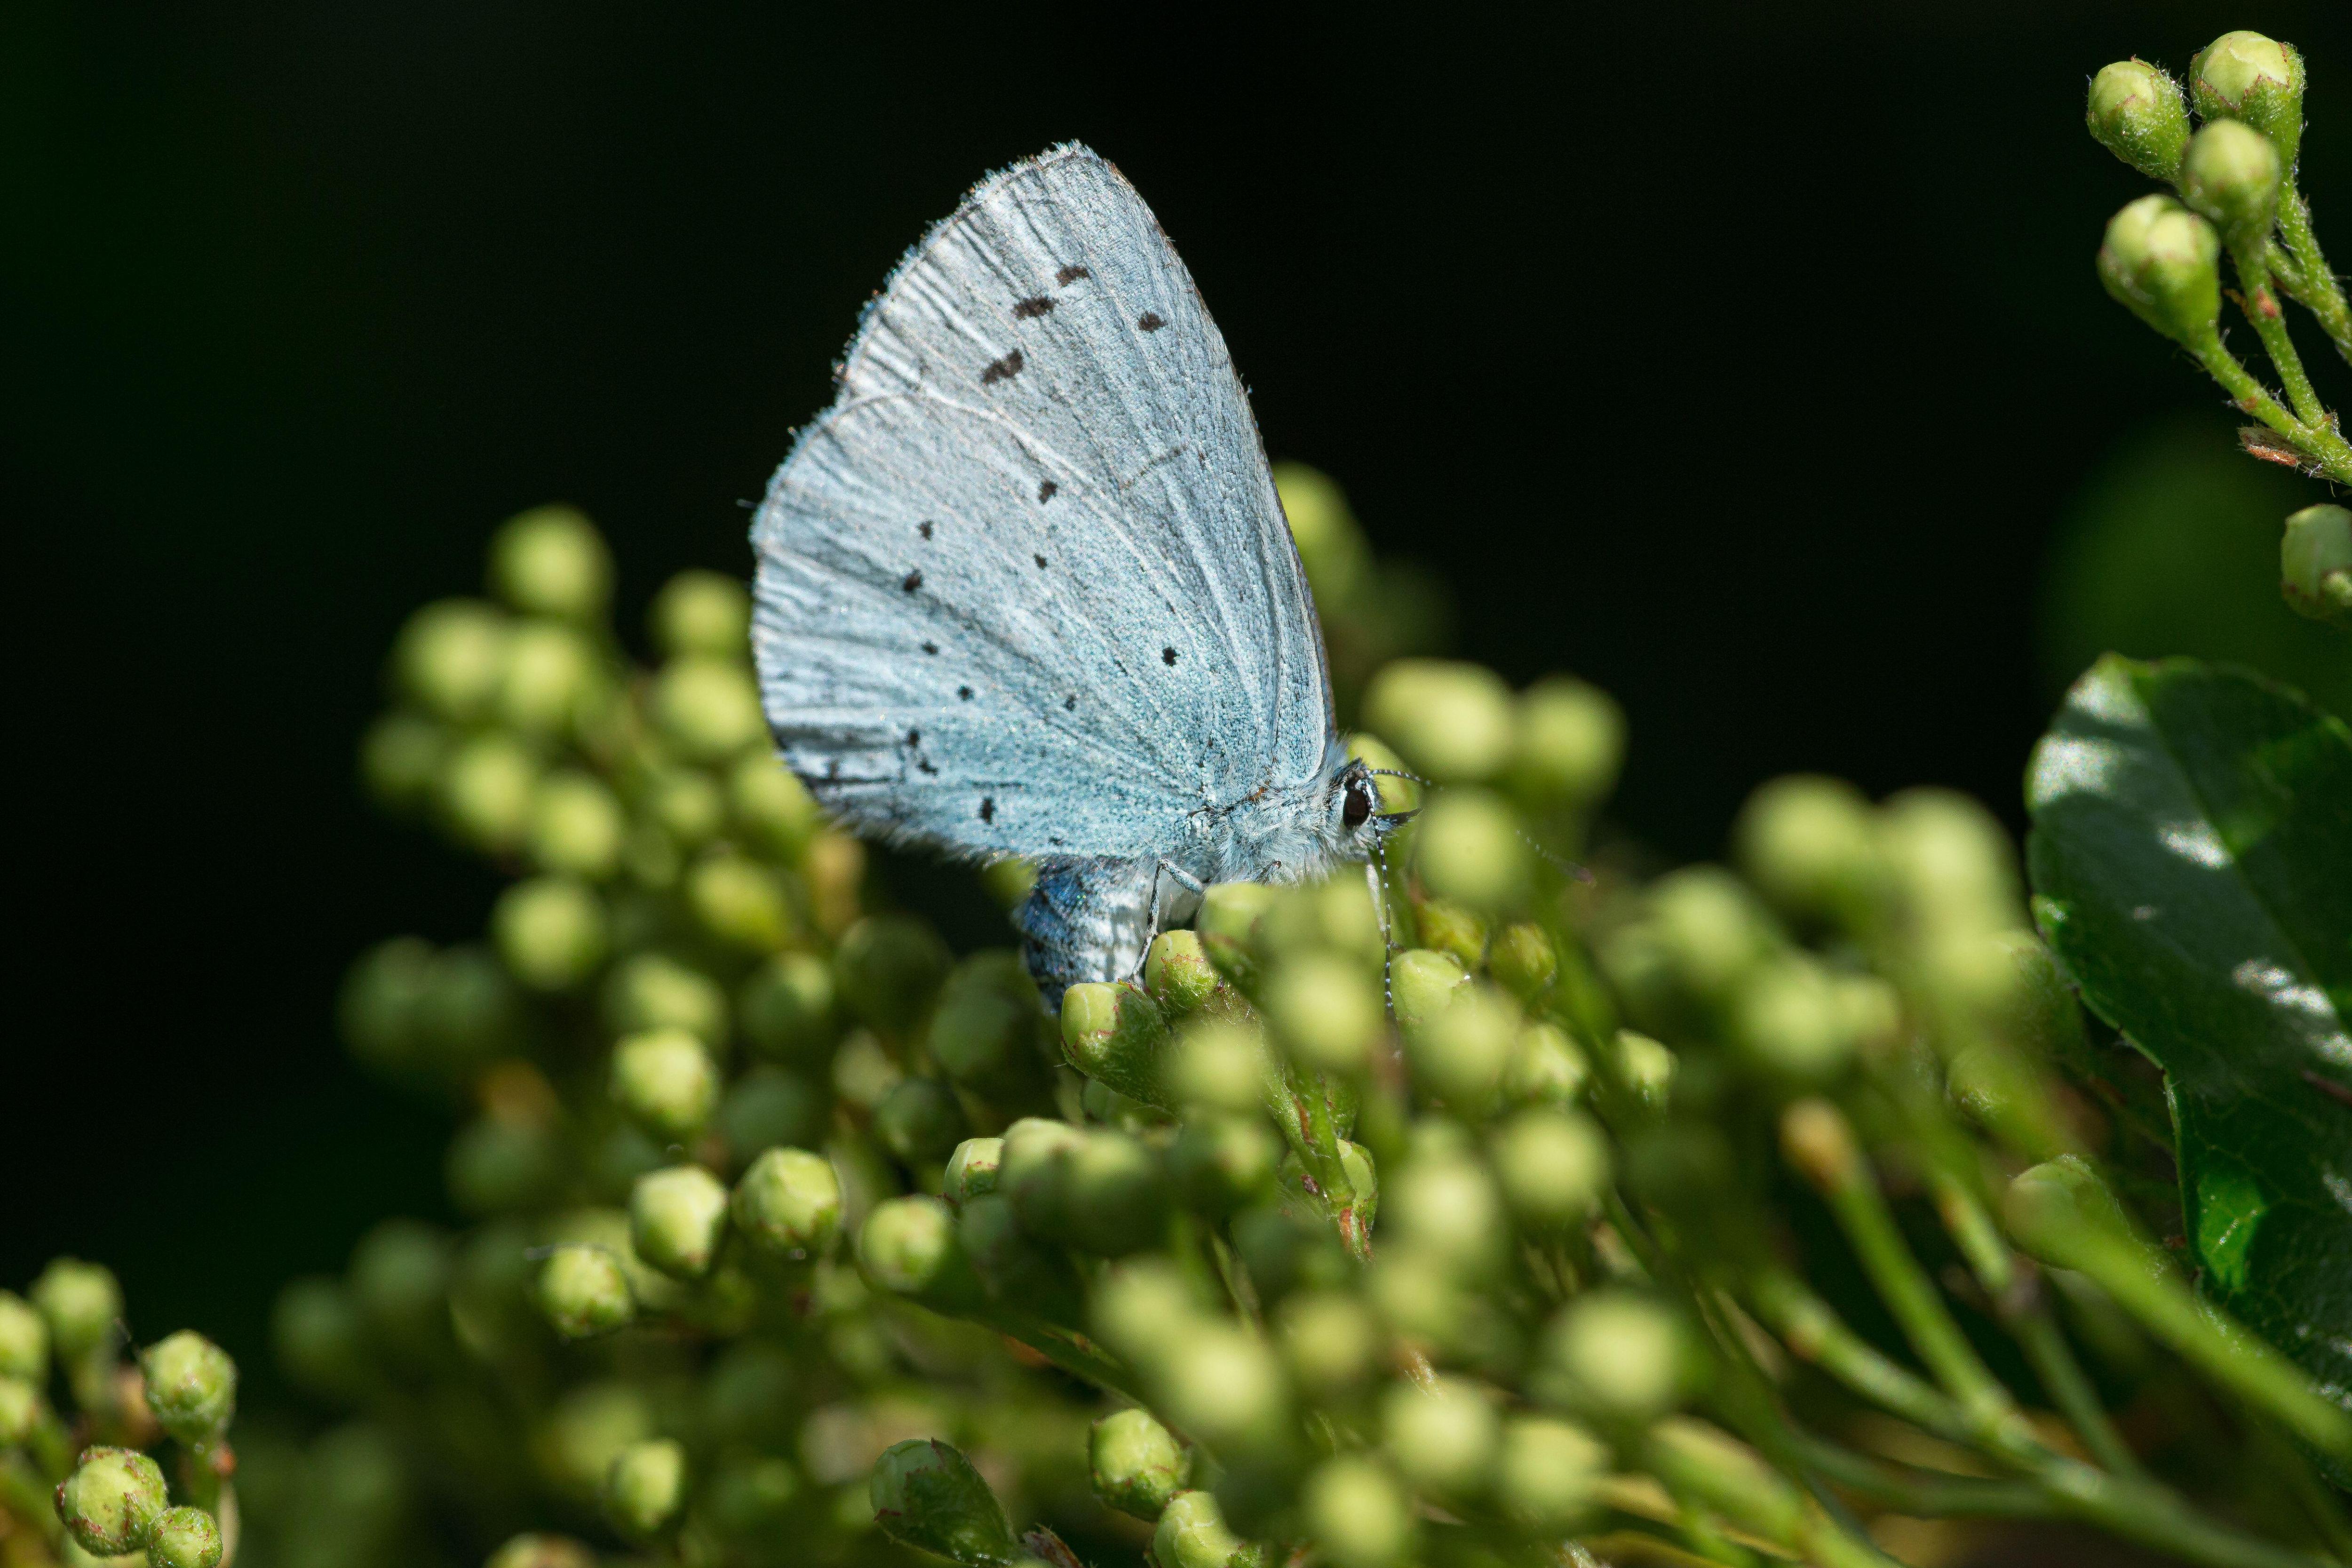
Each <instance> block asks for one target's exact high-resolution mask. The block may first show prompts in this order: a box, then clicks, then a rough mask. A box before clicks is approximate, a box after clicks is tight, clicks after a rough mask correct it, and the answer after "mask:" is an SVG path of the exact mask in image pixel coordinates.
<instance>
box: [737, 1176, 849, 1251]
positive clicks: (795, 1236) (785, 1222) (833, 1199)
mask: <svg viewBox="0 0 2352 1568" xmlns="http://www.w3.org/2000/svg"><path fill="white" fill-rule="evenodd" d="M732 1212H733V1217H734V1221H735V1228H736V1231H737V1232H738V1233H739V1234H740V1235H741V1236H742V1237H743V1239H744V1240H745V1241H747V1242H749V1243H750V1244H751V1245H752V1246H753V1247H759V1248H761V1249H762V1250H764V1251H767V1252H771V1253H777V1254H781V1255H782V1256H783V1257H786V1258H803V1257H809V1256H813V1255H814V1254H817V1253H821V1252H823V1251H824V1250H825V1249H826V1248H827V1247H831V1246H832V1245H833V1238H834V1237H835V1234H836V1233H838V1232H839V1230H840V1229H841V1178H840V1177H839V1176H837V1175H836V1174H835V1173H834V1169H833V1163H832V1162H831V1161H829V1160H827V1159H825V1158H824V1155H822V1154H813V1153H811V1152H809V1151H807V1150H806V1149H771V1150H769V1151H768V1152H766V1153H764V1154H761V1156H760V1157H759V1158H758V1159H756V1160H754V1161H752V1162H751V1169H749V1170H747V1171H745V1172H744V1173H743V1175H742V1178H741V1179H740V1181H738V1182H737V1183H736V1184H735V1196H734V1199H733V1205H732Z"/></svg>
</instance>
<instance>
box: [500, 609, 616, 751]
mask: <svg viewBox="0 0 2352 1568" xmlns="http://www.w3.org/2000/svg"><path fill="white" fill-rule="evenodd" d="M603 677H604V671H603V670H602V668H600V667H599V663H598V659H597V656H596V648H595V645H593V643H591V642H590V641H589V640H588V639H587V638H586V637H584V636H583V635H582V634H581V633H580V631H579V630H578V628H576V627H573V626H563V625H562V624H560V623H558V622H554V621H539V620H532V621H521V622H519V623H517V624H516V626H514V628H513V629H512V630H511V631H509V633H508V634H507V644H506V656H505V658H504V661H503V663H502V664H501V667H500V668H499V695H498V714H499V720H500V721H502V722H504V723H505V724H507V725H508V726H509V727H510V728H512V729H514V730H516V731H520V732H521V733H523V734H525V735H536V736H541V737H551V736H558V735H563V734H568V733H571V732H572V731H575V730H577V729H578V728H579V726H580V725H581V722H582V721H583V719H585V718H587V717H588V716H589V715H590V714H591V713H592V712H593V704H594V701H595V700H596V699H597V698H598V696H599V695H600V694H601V692H602V689H603V685H604V679H603Z"/></svg>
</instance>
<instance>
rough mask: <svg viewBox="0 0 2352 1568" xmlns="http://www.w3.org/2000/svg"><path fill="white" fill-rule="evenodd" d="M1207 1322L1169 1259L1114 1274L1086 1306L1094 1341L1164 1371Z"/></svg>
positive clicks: (1144, 1260) (1149, 1259)
mask: <svg viewBox="0 0 2352 1568" xmlns="http://www.w3.org/2000/svg"><path fill="white" fill-rule="evenodd" d="M1202 1317H1203V1309H1202V1303H1201V1301H1200V1300H1199V1299H1198V1298H1197V1297H1195V1296H1194V1295H1193V1293H1192V1287H1191V1286H1190V1285H1189V1284H1188V1283H1186V1281H1185V1279H1184V1276H1183V1275H1182V1274H1181V1273H1179V1272H1178V1271H1177V1268H1176V1266H1175V1264H1174V1263H1172V1262H1171V1261H1170V1260H1169V1259H1168V1258H1166V1257H1165V1256H1156V1255H1151V1254H1146V1255H1145V1256H1143V1257H1141V1258H1131V1259H1129V1261H1127V1262H1124V1263H1121V1264H1119V1265H1118V1266H1117V1267H1116V1268H1112V1269H1111V1270H1110V1271H1109V1273H1108V1274H1107V1275H1105V1276H1104V1277H1103V1280H1102V1283H1101V1284H1100V1285H1098V1286H1097V1287H1096V1288H1095V1289H1094V1290H1093V1292H1092V1295H1091V1299H1090V1300H1088V1302H1087V1324H1088V1326H1089V1327H1091V1328H1092V1329H1093V1330H1094V1334H1095V1338H1097V1339H1098V1340H1100V1341H1101V1342H1103V1343H1104V1344H1106V1345H1108V1346H1109V1347H1110V1348H1111V1349H1112V1350H1113V1351H1115V1352H1118V1354H1120V1355H1122V1356H1124V1357H1126V1358H1127V1359H1128V1360H1129V1362H1132V1363H1135V1364H1136V1365H1138V1366H1141V1367H1145V1368H1150V1367H1154V1366H1157V1365H1159V1364H1160V1363H1161V1361H1162V1360H1163V1359H1164V1358H1165V1357H1166V1356H1167V1355H1168V1354H1169V1353H1170V1352H1171V1351H1172V1350H1173V1349H1174V1348H1175V1347H1176V1345H1177V1344H1178V1343H1180V1342H1182V1341H1183V1340H1185V1339H1186V1338H1188V1337H1190V1336H1191V1335H1192V1332H1193V1331H1194V1330H1195V1329H1196V1328H1197V1327H1198V1326H1199V1324H1200V1322H1201V1321H1202Z"/></svg>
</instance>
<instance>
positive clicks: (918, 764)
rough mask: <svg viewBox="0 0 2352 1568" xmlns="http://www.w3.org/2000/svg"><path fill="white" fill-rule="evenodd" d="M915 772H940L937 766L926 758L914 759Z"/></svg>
mask: <svg viewBox="0 0 2352 1568" xmlns="http://www.w3.org/2000/svg"><path fill="white" fill-rule="evenodd" d="M915 771H916V772H917V773H938V772H939V771H940V770H939V767H938V765H937V764H936V763H932V762H930V761H929V759H928V758H924V757H917V758H916V759H915Z"/></svg>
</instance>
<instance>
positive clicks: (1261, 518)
mask: <svg viewBox="0 0 2352 1568" xmlns="http://www.w3.org/2000/svg"><path fill="white" fill-rule="evenodd" d="M835 381H836V385H837V388H838V392H837V395H836V396H835V399H834V402H833V404H832V405H831V406H830V407H829V408H827V409H826V410H824V413H822V414H821V415H819V416H817V417H816V418H815V419H814V421H813V422H811V423H810V424H809V425H807V426H804V427H803V429H802V430H801V432H800V433H799V435H798V436H797V437H796V438H795V439H794V441H793V447H792V452H791V455H790V456H789V457H787V458H785V459H784V462H783V465H782V467H781V468H778V469H777V470H776V475H775V478H774V479H772V481H771V482H770V484H769V487H768V492H767V497H766V500H765V501H764V502H763V503H762V504H761V507H760V510H759V512H758V514H757V516H756V519H755V521H754V522H753V524H752V530H751V542H752V546H753V549H754V551H755V552H756V553H757V555H758V559H759V570H758V576H757V582H756V584H755V612H754V616H753V625H752V634H751V641H752V649H753V653H754V656H755V658H756V661H757V664H758V668H759V676H760V687H761V702H762V705H763V707H764V708H765V710H766V712H767V719H768V724H769V728H770V730H771V731H772V734H773V736H774V739H775V742H776V746H777V749H778V752H779V753H780V754H781V756H782V759H783V761H784V763H786V765H788V766H790V767H791V768H792V769H793V772H794V773H798V774H799V775H800V776H801V778H802V779H803V781H805V782H806V784H807V785H808V787H809V789H810V790H811V792H812V793H813V794H814V795H815V797H816V799H817V800H818V802H819V803H820V804H822V805H824V807H825V809H826V810H827V811H829V812H830V813H832V814H833V816H835V818H836V819H837V820H838V821H840V822H842V823H844V824H845V825H847V826H850V827H851V828H853V829H855V830H856V831H857V832H859V833H861V834H864V835H866V836H869V837H878V838H881V839H883V840H885V841H887V842H889V843H892V844H899V845H920V846H926V847H930V848H932V849H934V850H938V851H941V852H944V853H946V854H948V855H950V856H951V857H955V858H965V859H972V860H981V861H993V860H998V859H1003V858H1008V857H1022V858H1028V859H1030V860H1032V861H1034V863H1035V866H1036V869H1037V878H1036V881H1035V883H1034V888H1033V889H1032V891H1031V892H1030V894H1029V895H1028V898H1027V899H1026V900H1025V901H1024V903H1023V904H1022V905H1021V906H1020V908H1019V909H1017V910H1015V911H1014V915H1013V923H1014V925H1015V926H1016V927H1017V928H1018V930H1019V931H1020V932H1021V934H1022V938H1023V951H1024V955H1025V957H1026V959H1027V962H1028V964H1029V968H1030V971H1031V973H1033V974H1034V976H1035V977H1036V979H1037V982H1038V985H1039V988H1040V990H1041V992H1042V993H1043V994H1044V996H1045V1002H1046V1004H1047V1005H1048V1006H1055V1005H1058V1004H1059V1000H1060V996H1061V994H1062V991H1063V989H1064V988H1065V987H1066V986H1067V985H1070V984H1075V983H1076V982H1079V981H1101V980H1116V979H1120V978H1124V977H1129V976H1131V975H1133V974H1134V973H1135V972H1136V971H1137V970H1138V968H1139V966H1140V964H1141V962H1142V959H1143V956H1144V953H1145V951H1146V949H1147V948H1148V946H1149V944H1150V942H1151V940H1152V938H1153V936H1154V935H1156V934H1157V933H1158V932H1159V931H1162V930H1164V929H1167V928H1169V927H1170V926H1172V925H1177V924H1181V923H1182V922H1183V921H1186V920H1188V919H1189V918H1191V915H1192V913H1193V912H1194V910H1196V909H1197V906H1198V901H1199V898H1200V895H1201V893H1202V889H1203V888H1204V887H1205V886H1206V885H1207V884H1209V883H1212V882H1218V881H1228V880H1250V881H1265V882H1290V881H1297V880H1302V879H1310V878H1314V877H1317V876H1319V875H1322V874H1324V873H1326V872H1328V870H1330V869H1332V868H1335V867H1337V866H1339V865H1341V864H1344V863H1347V862H1351V861H1361V860H1364V859H1366V858H1368V857H1370V855H1372V854H1373V853H1374V852H1375V851H1376V850H1377V849H1378V848H1379V847H1380V846H1381V844H1382V843H1383V842H1384V841H1385V839H1386V838H1387V837H1388V836H1389V834H1390V833H1391V831H1392V830H1393V829H1394V828H1395V826H1397V825H1398V824H1399V823H1400V822H1401V821H1402V819H1403V816H1404V815H1405V814H1391V813H1387V812H1383V811H1381V809H1380V801H1379V797H1378V795H1377V793H1376V790H1375V786H1374V781H1373V777H1372V773H1371V770H1370V769H1369V768H1367V767H1366V766H1365V765H1364V764H1363V763H1360V762H1359V761H1355V760H1352V759H1350V758H1349V755H1348V752H1347V749H1346V746H1345V745H1344V743H1343V742H1341V740H1340V738H1339V733H1338V731H1337V730H1336V728H1335V726H1334V721H1333V715H1332V705H1331V684H1330V677H1329V673H1328V668H1327V666H1326V661H1325V656H1324V650H1323V639H1322V633H1321V630H1320V627H1319V626H1318V622H1317V620H1316V616H1315V604H1314V599H1313V596H1312V595H1311V594H1310V593H1309V592H1308V589H1307V578H1306V574H1305V573H1304V572H1303V570H1302V569H1301V567H1300V564H1299V560H1298V552H1297V547H1296V546H1295V545H1294V544H1293V543H1292V542H1291V536H1290V531H1289V527H1288V525H1287V523H1286V521H1285V520H1284V517H1283V512H1282V503H1281V501H1280V500H1278V499H1277V497H1276V492H1275V487H1274V481H1273V478H1272V476H1271V474H1270V473H1269V472H1268V469H1267V467H1266V459H1265V447H1264V444H1263V443H1262V442H1261V441H1260V439H1259V437H1258V432H1257V424H1256V421H1255V419H1254V418H1253V417H1252V416H1251V413H1250V405H1249V398H1248V395H1247V394H1246V393H1245V392H1244V389H1243V387H1242V384H1241V381H1240V378H1239V377H1238V376H1237V375H1235V374H1234V367H1233V362H1232V359H1231V357H1230V356H1229V355H1228V353H1226V350H1225V343H1224V339H1223V337H1222V336H1221V335H1220V334H1219V333H1218V331H1217V328H1216V324H1215V323H1214V322H1213V321H1211V320H1210V319H1209V312H1208V310H1207V308H1206V307H1205V306H1204V305H1203V304H1202V301H1201V295H1200V291H1199V289H1196V288H1195V287H1194V286H1193V283H1192V275H1191V274H1190V273H1189V272H1187V271H1186V270H1185V268H1184V264H1183V262H1181V260H1179V259H1178V258H1177V256H1176V252H1175V249H1174V247H1172V246H1171V245H1170V244H1169V241H1168V237H1167V236H1166V235H1165V234H1164V233H1162V232H1161V230H1160V224H1159V220H1158V219H1156V218H1154V217H1153V216H1152V215H1151V209H1150V207H1148V206H1146V205H1144V203H1143V199H1142V197H1140V196H1139V195H1137V194H1136V192H1135V188H1134V187H1133V186H1132V185H1130V184H1128V182H1127V180H1126V179H1125V178H1124V177H1122V176H1121V175H1120V174H1119V173H1118V170H1117V169H1115V168H1113V167H1112V166H1111V164H1110V163H1108V162H1106V161H1105V160H1104V159H1102V158H1101V157H1099V156H1097V154H1096V153H1093V152H1091V151H1089V150H1088V149H1087V148H1085V147H1083V146H1080V145H1077V144H1076V143H1069V144H1065V145H1063V146H1059V147H1055V148H1054V149H1052V150H1050V151H1049V152H1046V153H1044V154H1042V155H1040V156H1038V157H1035V158H1032V159H1030V160H1028V161H1026V162H1024V163H1015V164H1013V166H1012V167H1010V168H1007V169H1004V170H1003V171H1002V172H1000V173H998V174H993V175H992V176H990V177H989V178H988V179H986V180H983V181H982V183H981V184H978V185H977V186H975V187H974V188H973V189H972V191H971V195H969V196H968V197H967V198H966V199H965V201H964V203H963V205H961V206H960V207H958V208H957V209H956V211H955V213H954V214H953V215H952V216H950V217H948V218H947V219H946V220H945V221H943V222H941V223H940V224H938V225H937V226H934V227H933V228H932V229H931V230H930V232H929V234H927V235H925V236H924V237H923V238H922V240H921V241H920V242H919V243H918V244H917V245H916V246H915V247H914V248H913V249H912V250H910V251H908V254H907V256H906V257H905V258H904V259H903V260H901V261H900V263H899V264H898V268H897V270H896V271H894V272H893V273H892V274H891V275H890V278H889V280H888V282H887V284H886V285H885V286H884V288H883V290H882V292H881V293H880V294H879V295H878V296H877V298H876V299H875V300H874V301H873V302H872V303H871V304H870V305H868V306H867V308H866V313H865V315H864V317H863V319H862V320H861V321H860V323H859V325H858V328H857V331H856V336H855V337H854V338H853V339H852V340H851V342H850V344H849V348H848V351H847V353H846V354H845V356H844V358H843V361H842V363H841V364H840V366H839V367H838V369H837V371H836V373H835Z"/></svg>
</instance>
